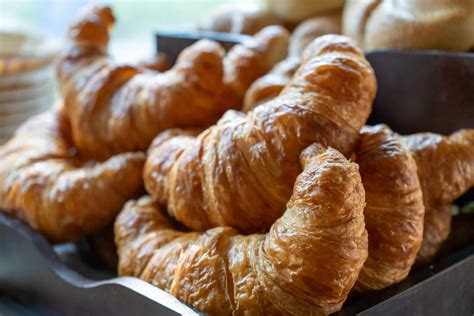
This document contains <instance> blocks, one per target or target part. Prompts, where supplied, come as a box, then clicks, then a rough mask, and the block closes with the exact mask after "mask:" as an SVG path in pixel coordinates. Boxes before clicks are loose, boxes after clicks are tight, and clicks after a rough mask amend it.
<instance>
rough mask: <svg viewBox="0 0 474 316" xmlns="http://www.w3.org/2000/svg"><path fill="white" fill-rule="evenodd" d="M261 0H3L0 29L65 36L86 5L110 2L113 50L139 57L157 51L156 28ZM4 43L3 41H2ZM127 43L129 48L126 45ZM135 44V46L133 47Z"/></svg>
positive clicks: (186, 25) (185, 24)
mask: <svg viewBox="0 0 474 316" xmlns="http://www.w3.org/2000/svg"><path fill="white" fill-rule="evenodd" d="M260 2H262V1H261V0H145V1H144V0H142V1H132V0H109V1H91V0H0V29H3V30H5V29H8V30H18V29H20V30H23V31H24V30H30V31H31V32H38V33H41V34H43V35H48V36H52V37H54V38H58V39H63V38H64V37H65V35H66V31H67V26H68V24H69V23H70V22H71V20H72V19H73V18H74V16H75V15H76V13H77V11H78V10H79V9H80V8H81V7H83V6H84V5H87V4H90V3H107V4H109V5H111V7H112V8H113V10H114V14H115V16H116V18H117V24H116V28H115V29H114V33H113V40H112V41H111V48H110V50H111V53H112V54H113V55H114V56H115V57H116V58H119V59H120V60H122V61H136V60H137V58H141V57H147V56H149V55H150V54H152V53H153V44H154V42H153V31H154V30H157V29H165V30H167V29H173V30H176V29H178V30H183V29H192V28H194V27H195V26H196V24H197V23H198V21H199V19H200V18H202V17H203V16H205V15H206V13H208V12H209V11H210V10H211V9H213V8H215V7H217V6H219V5H222V4H232V3H239V4H245V3H260ZM0 45H1V43H0ZM125 46H126V47H127V48H128V49H125ZM130 47H133V48H134V49H130Z"/></svg>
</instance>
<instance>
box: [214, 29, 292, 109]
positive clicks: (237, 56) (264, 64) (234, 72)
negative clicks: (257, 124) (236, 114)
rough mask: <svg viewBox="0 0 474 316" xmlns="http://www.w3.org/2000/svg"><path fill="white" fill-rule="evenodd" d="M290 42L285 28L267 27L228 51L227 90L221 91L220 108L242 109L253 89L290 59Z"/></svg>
mask: <svg viewBox="0 0 474 316" xmlns="http://www.w3.org/2000/svg"><path fill="white" fill-rule="evenodd" d="M289 38H290V35H289V33H288V31H287V30H286V29H285V28H283V27H281V26H268V27H266V28H264V29H263V30H261V31H260V32H258V33H257V34H256V35H255V36H253V37H250V38H248V39H246V40H244V41H243V42H242V44H240V45H235V46H234V47H232V48H231V49H230V50H229V53H228V54H227V56H226V57H225V58H224V87H223V89H222V91H219V102H220V103H221V104H223V105H222V107H221V108H225V109H229V108H230V109H240V108H242V104H243V100H244V96H245V93H246V91H247V90H248V88H249V87H250V85H251V84H252V83H253V82H254V81H255V80H256V79H258V78H260V77H261V76H263V75H264V74H266V73H267V72H268V71H270V70H271V69H272V68H273V66H274V65H275V64H277V63H278V62H280V61H281V60H283V59H284V58H285V57H286V56H287V55H288V42H289Z"/></svg>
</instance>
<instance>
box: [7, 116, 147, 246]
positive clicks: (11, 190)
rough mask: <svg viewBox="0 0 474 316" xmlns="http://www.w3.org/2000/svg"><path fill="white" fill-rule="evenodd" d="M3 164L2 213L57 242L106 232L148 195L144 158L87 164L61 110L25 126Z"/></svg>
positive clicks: (115, 158) (136, 156) (130, 155)
mask: <svg viewBox="0 0 474 316" xmlns="http://www.w3.org/2000/svg"><path fill="white" fill-rule="evenodd" d="M0 160H1V164H0V208H1V209H2V210H4V211H6V212H7V213H10V214H13V215H14V216H16V217H19V218H21V219H23V220H24V221H26V222H27V223H28V224H29V225H30V226H32V227H33V228H35V229H37V230H39V231H40V232H41V233H43V234H44V235H45V236H46V237H47V238H48V239H49V240H51V241H53V242H64V241H75V240H78V239H79V238H81V237H83V236H84V235H87V234H90V233H94V232H96V231H98V230H100V229H102V228H103V227H105V226H106V225H107V224H110V223H111V222H112V220H113V219H114V217H115V216H116V215H117V213H118V212H119V211H120V209H121V208H122V207H123V205H124V203H125V202H126V201H128V200H129V199H131V198H134V197H137V196H139V194H141V192H142V190H143V183H142V177H141V173H142V167H143V163H144V162H145V155H144V154H143V153H124V154H120V155H116V156H113V157H111V158H110V159H108V160H106V161H104V162H93V161H88V160H83V159H81V158H80V157H79V156H78V155H77V153H76V151H75V148H74V147H73V145H72V143H71V133H70V127H69V124H68V121H67V119H66V118H65V117H64V115H63V113H62V112H60V111H54V112H48V113H45V114H41V115H39V116H36V117H34V118H32V119H30V120H29V121H27V122H26V123H24V124H23V125H22V126H21V127H20V128H19V129H18V130H17V131H16V132H15V134H14V136H13V138H12V139H11V140H10V141H9V142H8V143H6V144H5V145H3V146H2V147H1V148H0Z"/></svg>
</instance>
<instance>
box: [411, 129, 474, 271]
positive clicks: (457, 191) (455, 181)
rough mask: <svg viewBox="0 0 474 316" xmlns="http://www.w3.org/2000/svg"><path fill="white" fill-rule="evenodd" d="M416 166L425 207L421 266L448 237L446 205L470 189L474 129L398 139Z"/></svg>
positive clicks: (473, 172) (473, 182) (473, 177)
mask: <svg viewBox="0 0 474 316" xmlns="http://www.w3.org/2000/svg"><path fill="white" fill-rule="evenodd" d="M402 141H403V142H404V144H405V145H406V146H407V147H408V148H409V149H410V150H411V152H412V155H413V157H414V158H415V161H416V164H417V167H418V176H419V178H420V183H421V187H422V190H423V202H424V204H425V231H424V233H423V235H424V238H423V242H422V244H421V248H420V252H419V256H418V258H417V261H418V262H420V263H425V262H427V261H429V260H430V259H431V258H432V257H433V255H435V253H436V252H437V251H438V249H439V247H440V246H441V244H442V242H443V241H444V240H445V239H446V238H447V237H448V234H449V229H450V223H451V216H450V214H451V208H450V205H451V204H452V202H453V201H454V200H456V199H457V198H458V197H460V196H461V195H463V194H464V193H465V192H467V190H469V189H470V188H472V187H473V186H474V129H465V130H460V131H458V132H456V133H453V134H452V135H451V136H449V137H446V136H442V135H437V134H431V133H421V134H414V135H409V136H405V137H402Z"/></svg>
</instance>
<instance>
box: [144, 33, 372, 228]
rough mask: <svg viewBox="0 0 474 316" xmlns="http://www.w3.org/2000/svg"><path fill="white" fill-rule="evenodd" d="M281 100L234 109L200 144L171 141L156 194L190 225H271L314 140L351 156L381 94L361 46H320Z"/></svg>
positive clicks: (332, 42)
mask: <svg viewBox="0 0 474 316" xmlns="http://www.w3.org/2000/svg"><path fill="white" fill-rule="evenodd" d="M303 55H304V56H303V64H302V66H301V67H300V68H299V69H298V71H297V72H296V74H295V76H294V77H293V79H292V81H291V82H290V84H289V85H287V86H286V88H285V89H284V90H283V92H282V93H281V94H280V95H279V96H278V97H277V98H276V99H274V100H272V101H270V102H268V103H266V104H263V105H260V106H259V107H257V108H255V109H254V110H253V111H251V112H249V113H247V115H246V116H245V115H244V114H243V113H241V112H236V111H229V112H227V114H226V115H224V117H223V118H222V119H221V120H220V121H219V122H218V123H217V125H215V126H212V127H211V128H209V129H207V130H205V131H204V132H202V133H201V134H200V135H199V136H198V137H197V138H194V137H190V136H180V138H179V139H178V140H174V139H173V138H172V137H171V138H170V137H169V135H165V139H160V136H158V139H157V140H156V141H155V142H154V145H155V146H153V147H151V148H150V149H149V152H148V153H149V157H148V160H147V163H146V166H145V170H144V180H145V186H146V188H147V191H148V192H149V193H150V194H151V195H152V197H153V198H154V199H156V200H157V201H158V202H160V203H162V204H164V205H167V206H168V208H167V209H168V212H169V213H170V215H171V216H173V217H175V218H176V219H177V220H178V221H180V222H181V223H183V224H184V225H185V226H187V227H189V228H191V229H194V230H205V229H208V228H212V227H216V226H226V225H227V226H231V227H234V228H236V229H239V230H240V231H242V232H245V233H250V232H256V231H262V230H266V229H268V228H269V227H270V226H271V225H272V224H273V223H274V222H275V220H276V219H277V218H279V217H280V216H281V215H282V213H283V212H284V210H285V204H286V202H287V201H288V199H289V198H290V195H291V192H292V189H293V184H294V181H295V179H296V177H297V175H298V174H299V173H301V167H300V165H299V163H298V159H299V158H298V157H299V154H300V153H301V151H302V150H303V149H304V148H305V147H307V146H308V145H310V144H312V143H315V142H316V143H318V144H321V145H323V146H326V147H327V146H331V147H333V148H336V149H338V150H340V151H341V152H342V153H345V154H351V153H352V152H353V149H354V146H355V143H356V141H357V139H358V137H359V130H360V128H361V127H362V126H363V125H364V124H365V122H366V120H367V117H368V115H369V113H370V111H371V106H372V101H373V99H374V96H375V90H376V82H375V76H374V73H373V70H372V68H371V67H370V65H369V63H368V62H367V61H366V60H365V58H364V54H363V52H362V51H361V50H360V49H359V48H358V47H357V45H356V44H355V42H353V41H352V40H350V39H348V38H346V37H343V36H337V35H331V36H323V37H320V38H318V39H317V40H315V41H314V42H313V43H312V44H311V45H310V46H309V47H308V48H307V51H306V53H305V54H303Z"/></svg>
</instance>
